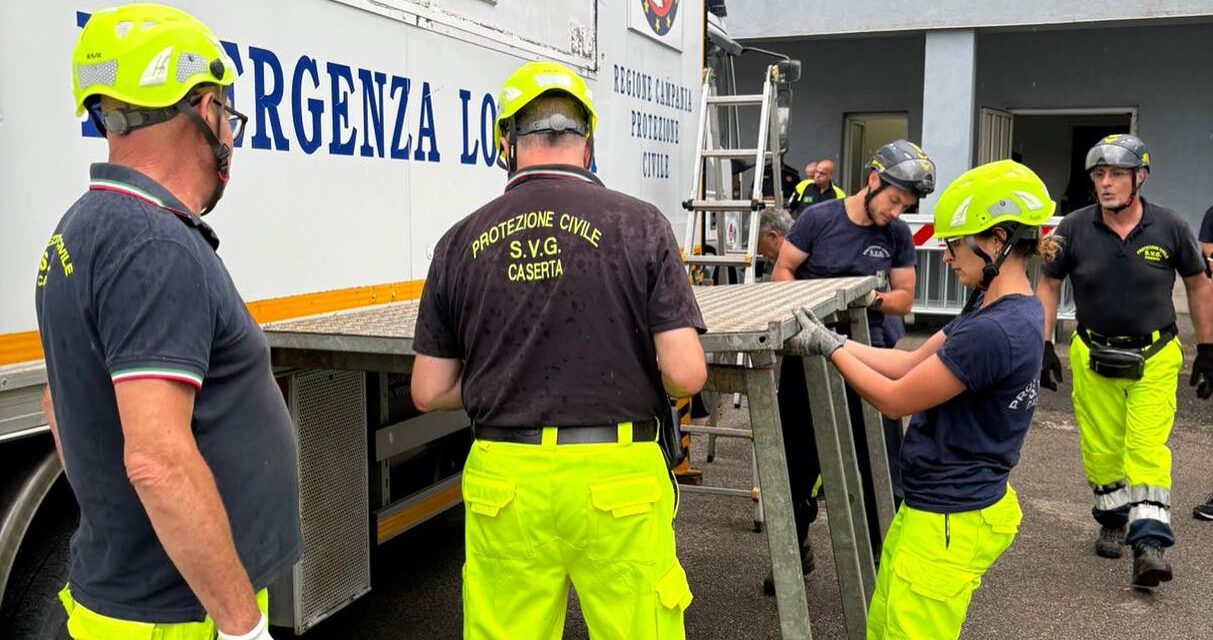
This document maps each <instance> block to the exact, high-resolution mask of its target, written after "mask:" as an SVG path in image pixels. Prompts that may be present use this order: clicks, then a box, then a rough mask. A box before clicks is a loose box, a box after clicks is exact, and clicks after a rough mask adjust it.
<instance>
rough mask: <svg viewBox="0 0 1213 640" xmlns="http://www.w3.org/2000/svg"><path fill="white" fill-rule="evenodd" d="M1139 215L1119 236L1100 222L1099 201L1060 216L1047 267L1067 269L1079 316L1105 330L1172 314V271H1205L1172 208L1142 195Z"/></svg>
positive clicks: (1048, 270) (1147, 326)
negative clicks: (1057, 242) (1055, 249)
mask: <svg viewBox="0 0 1213 640" xmlns="http://www.w3.org/2000/svg"><path fill="white" fill-rule="evenodd" d="M1141 202H1142V217H1141V222H1139V223H1138V225H1137V226H1136V227H1134V228H1133V230H1132V231H1130V232H1129V235H1128V236H1127V237H1126V238H1125V239H1124V240H1123V241H1122V240H1121V239H1120V236H1118V235H1116V232H1114V231H1112V230H1111V229H1110V228H1108V226H1107V225H1105V224H1104V222H1103V219H1102V218H1101V216H1100V210H1099V205H1091V206H1088V207H1083V208H1082V209H1079V210H1078V211H1075V212H1073V213H1071V214H1069V215H1067V216H1066V217H1065V218H1063V219H1062V221H1061V225H1059V226H1058V227H1057V230H1056V231H1055V232H1054V233H1055V235H1056V236H1057V237H1058V238H1061V239H1062V240H1063V243H1062V249H1061V251H1060V252H1059V253H1058V254H1057V258H1056V259H1055V260H1053V261H1052V262H1050V263H1048V264H1046V265H1045V267H1044V273H1045V275H1047V276H1049V277H1051V278H1056V279H1058V280H1061V279H1063V278H1065V277H1066V276H1069V277H1070V283H1071V285H1072V286H1073V289H1074V302H1075V305H1076V307H1077V309H1076V311H1077V316H1078V322H1079V323H1080V324H1082V325H1083V326H1085V327H1087V328H1088V329H1091V330H1092V331H1095V332H1097V333H1102V334H1104V335H1110V336H1127V335H1144V334H1148V333H1150V332H1152V331H1155V330H1158V329H1161V328H1163V327H1165V326H1167V325H1169V324H1171V323H1173V322H1175V305H1174V304H1172V302H1171V290H1172V288H1173V287H1174V286H1175V274H1176V273H1178V274H1179V275H1180V276H1181V277H1184V278H1188V277H1191V276H1194V275H1199V274H1201V273H1203V272H1204V270H1205V269H1204V261H1203V260H1202V259H1201V256H1200V249H1199V248H1198V247H1197V244H1196V238H1194V237H1193V236H1192V229H1191V228H1190V227H1189V226H1188V224H1187V223H1186V222H1185V221H1184V220H1183V219H1182V218H1180V217H1179V215H1177V214H1176V213H1175V212H1174V211H1171V210H1170V209H1166V208H1164V207H1159V206H1156V205H1153V204H1151V203H1149V202H1147V201H1146V200H1145V198H1142V201H1141Z"/></svg>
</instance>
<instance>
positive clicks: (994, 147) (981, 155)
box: [977, 107, 1015, 165]
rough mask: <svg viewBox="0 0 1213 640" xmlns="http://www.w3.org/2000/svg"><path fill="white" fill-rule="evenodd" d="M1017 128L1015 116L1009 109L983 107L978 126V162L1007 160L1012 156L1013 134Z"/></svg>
mask: <svg viewBox="0 0 1213 640" xmlns="http://www.w3.org/2000/svg"><path fill="white" fill-rule="evenodd" d="M1014 130H1015V116H1014V115H1012V114H1011V113H1010V112H1007V111H1000V110H998V109H990V108H988V107H982V108H981V126H980V127H979V128H978V135H979V136H980V138H979V143H978V145H977V164H979V165H981V164H985V163H987V162H994V161H995V160H1005V159H1007V158H1010V157H1011V135H1012V133H1013V132H1014Z"/></svg>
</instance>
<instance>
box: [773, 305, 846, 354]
mask: <svg viewBox="0 0 1213 640" xmlns="http://www.w3.org/2000/svg"><path fill="white" fill-rule="evenodd" d="M793 313H794V314H795V315H796V320H798V321H799V322H800V333H797V334H796V335H795V336H793V337H792V339H790V340H788V342H787V344H786V345H785V346H784V350H785V351H787V352H788V353H791V354H794V355H799V356H825V357H827V358H828V357H830V355H831V354H833V353H834V352H835V351H837V350H839V349H841V348H842V345H843V344H844V343H845V342H846V341H847V339H846V338H844V337H842V336H840V335H838V334H837V333H835V332H834V331H833V330H831V329H829V328H828V327H826V326H825V325H824V324H822V322H821V320H820V319H818V318H817V316H815V315H813V312H812V311H809V310H808V309H803V308H802V309H796V310H795V311H793Z"/></svg>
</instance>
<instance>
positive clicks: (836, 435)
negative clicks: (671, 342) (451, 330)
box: [265, 277, 893, 640]
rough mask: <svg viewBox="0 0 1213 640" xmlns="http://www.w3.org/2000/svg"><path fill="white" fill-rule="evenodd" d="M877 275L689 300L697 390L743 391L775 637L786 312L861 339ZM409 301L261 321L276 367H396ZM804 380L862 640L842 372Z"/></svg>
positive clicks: (814, 372)
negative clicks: (772, 588) (700, 372)
mask: <svg viewBox="0 0 1213 640" xmlns="http://www.w3.org/2000/svg"><path fill="white" fill-rule="evenodd" d="M875 286H876V279H875V278H872V277H862V278H837V279H826V280H805V281H797V282H770V283H758V284H744V285H727V286H716V287H697V288H696V289H695V296H696V298H697V300H698V302H699V306H700V309H701V311H702V312H703V317H704V321H705V323H706V324H707V328H708V331H707V333H706V334H704V335H703V336H701V337H700V340H701V342H702V344H703V347H704V350H705V351H706V352H708V353H712V354H740V355H743V356H744V357H742V358H713V359H712V360H715V361H717V362H726V361H727V362H744V363H745V364H729V365H724V364H715V363H713V364H710V365H709V371H708V383H707V387H706V388H707V389H709V390H712V391H717V392H722V393H743V394H745V395H747V396H748V398H749V403H748V405H749V412H750V422H751V425H752V430H753V436H754V447H755V456H756V459H757V464H758V476H759V482H760V485H761V487H762V499H763V503H764V508H765V511H766V525H767V526H766V533H767V541H768V546H769V549H770V555H771V564H772V567H773V568H774V576H775V585H776V593H777V603H778V607H779V615H780V625H781V628H782V632H783V637H784V638H811V637H812V634H811V631H810V623H809V613H808V604H807V600H806V595H805V588H804V579H803V577H802V576H801V571H800V551H799V549H798V545H797V542H796V532H795V525H794V522H793V517H792V504H791V493H790V491H789V488H788V474H787V463H786V460H785V458H784V449H783V435H782V431H781V429H780V424H779V408H778V402H777V400H776V384H777V376H776V365H777V362H778V358H779V356H780V355H782V354H781V350H782V349H783V345H784V343H785V342H786V341H787V340H788V339H789V338H791V337H792V336H794V335H796V333H797V332H799V330H800V327H799V325H798V324H797V322H796V319H795V316H794V315H793V310H794V309H795V308H797V307H808V308H810V309H812V310H813V312H814V313H816V314H817V315H818V316H820V317H822V318H823V319H830V318H834V319H838V320H842V321H848V320H849V322H850V324H851V327H852V333H853V336H854V338H855V339H857V340H860V341H866V339H867V335H868V333H867V318H866V315H867V314H866V311H865V309H864V303H865V302H866V300H867V297H868V295H869V294H870V292H871V291H872V290H873V289H874V288H875ZM417 307H418V302H417V301H409V302H401V303H394V304H388V305H382V306H378V307H372V308H366V309H360V310H356V311H349V312H340V313H333V314H326V315H322V316H315V317H311V318H304V319H300V320H293V321H287V322H278V323H272V324H268V325H266V326H265V332H266V336H267V338H268V340H269V343H270V345H271V347H272V348H273V353H274V364H275V365H276V366H287V367H301V368H309V369H345V370H359V371H371V372H407V371H410V370H411V369H412V361H413V357H414V355H415V353H414V351H413V332H414V328H415V325H416V321H417ZM805 375H806V380H807V385H808V391H809V397H810V400H811V404H812V407H813V422H814V424H815V425H816V427H817V428H816V438H817V446H818V452H819V456H820V457H821V468H822V477H823V480H824V489H825V493H826V500H827V503H828V504H829V505H831V506H838V505H845V506H846V507H847V508H842V509H836V512H832V513H831V514H830V518H829V523H830V536H831V540H832V544H833V549H834V556H835V563H836V566H837V567H838V580H839V586H840V588H841V592H842V597H843V608H844V610H845V614H846V619H847V628H848V638H852V639H856V640H858V639H861V638H863V637H864V627H865V625H866V620H867V603H868V600H869V599H870V597H871V594H872V591H873V589H874V586H875V573H876V572H875V565H874V561H873V556H872V550H871V547H870V542H869V540H868V536H867V523H866V515H865V511H864V503H863V502H864V497H863V492H862V489H861V484H860V478H859V467H858V465H857V461H856V454H855V446H854V442H853V440H852V434H851V428H850V420H849V417H848V412H847V409H846V396H845V393H844V390H843V383H842V378H841V377H840V376H839V375H838V373H837V371H836V370H835V369H834V368H833V367H831V366H829V364H828V363H827V362H826V361H825V360H824V359H823V358H806V359H805ZM864 423H865V427H866V428H865V431H866V433H867V435H868V439H869V445H868V449H869V451H870V452H871V455H872V457H873V460H872V468H873V474H874V475H875V476H876V477H875V478H874V484H875V485H876V487H877V500H878V501H879V502H880V504H879V505H877V506H878V509H877V512H878V513H879V515H880V521H881V522H880V525H881V528H882V530H884V529H887V527H888V524H889V521H890V520H891V519H892V514H893V499H892V489H891V486H890V483H889V474H888V461H887V460H886V459H885V446H884V442H883V438H884V435H883V430H882V428H881V426H880V416H879V415H878V414H877V413H876V411H875V410H874V409H872V408H871V407H868V406H865V411H864Z"/></svg>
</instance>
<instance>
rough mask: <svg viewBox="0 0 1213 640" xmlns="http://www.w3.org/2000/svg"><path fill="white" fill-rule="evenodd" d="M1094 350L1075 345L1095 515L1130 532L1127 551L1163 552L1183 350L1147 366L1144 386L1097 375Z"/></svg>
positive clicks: (1172, 348) (1077, 398)
mask: <svg viewBox="0 0 1213 640" xmlns="http://www.w3.org/2000/svg"><path fill="white" fill-rule="evenodd" d="M1089 357H1090V349H1089V347H1087V345H1086V343H1085V342H1083V341H1082V339H1081V338H1079V337H1078V335H1077V334H1075V335H1074V336H1073V337H1072V338H1071V339H1070V370H1071V372H1072V375H1073V381H1074V392H1073V395H1072V399H1073V403H1074V419H1075V422H1077V424H1078V433H1079V436H1080V442H1081V448H1082V466H1083V469H1084V470H1085V471H1086V475H1087V481H1088V482H1089V483H1090V485H1091V488H1092V490H1093V492H1094V506H1093V508H1092V515H1093V516H1094V517H1095V520H1096V521H1097V522H1099V523H1100V524H1102V525H1105V526H1110V527H1119V526H1124V525H1125V524H1126V523H1128V524H1129V535H1128V537H1127V538H1126V543H1128V544H1133V543H1135V542H1137V541H1138V540H1141V539H1143V538H1146V537H1150V538H1154V539H1155V540H1156V541H1157V542H1159V543H1160V544H1162V545H1164V546H1168V545H1171V544H1173V543H1174V541H1175V534H1174V533H1173V532H1172V530H1171V450H1170V449H1169V448H1168V447H1167V439H1168V438H1169V437H1170V435H1171V426H1172V424H1173V423H1174V421H1175V393H1176V388H1177V386H1178V384H1179V370H1180V368H1181V367H1182V366H1183V348H1182V347H1181V346H1180V344H1179V339H1178V338H1177V339H1174V340H1172V341H1171V342H1170V343H1169V344H1167V346H1165V347H1163V348H1162V349H1161V350H1160V351H1159V352H1158V353H1156V354H1154V356H1153V357H1151V358H1150V359H1148V360H1146V364H1145V369H1144V372H1143V374H1142V378H1141V379H1140V380H1125V379H1117V378H1106V377H1104V376H1101V375H1099V374H1097V373H1095V372H1094V371H1091V369H1090V366H1089V364H1088V359H1089Z"/></svg>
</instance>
